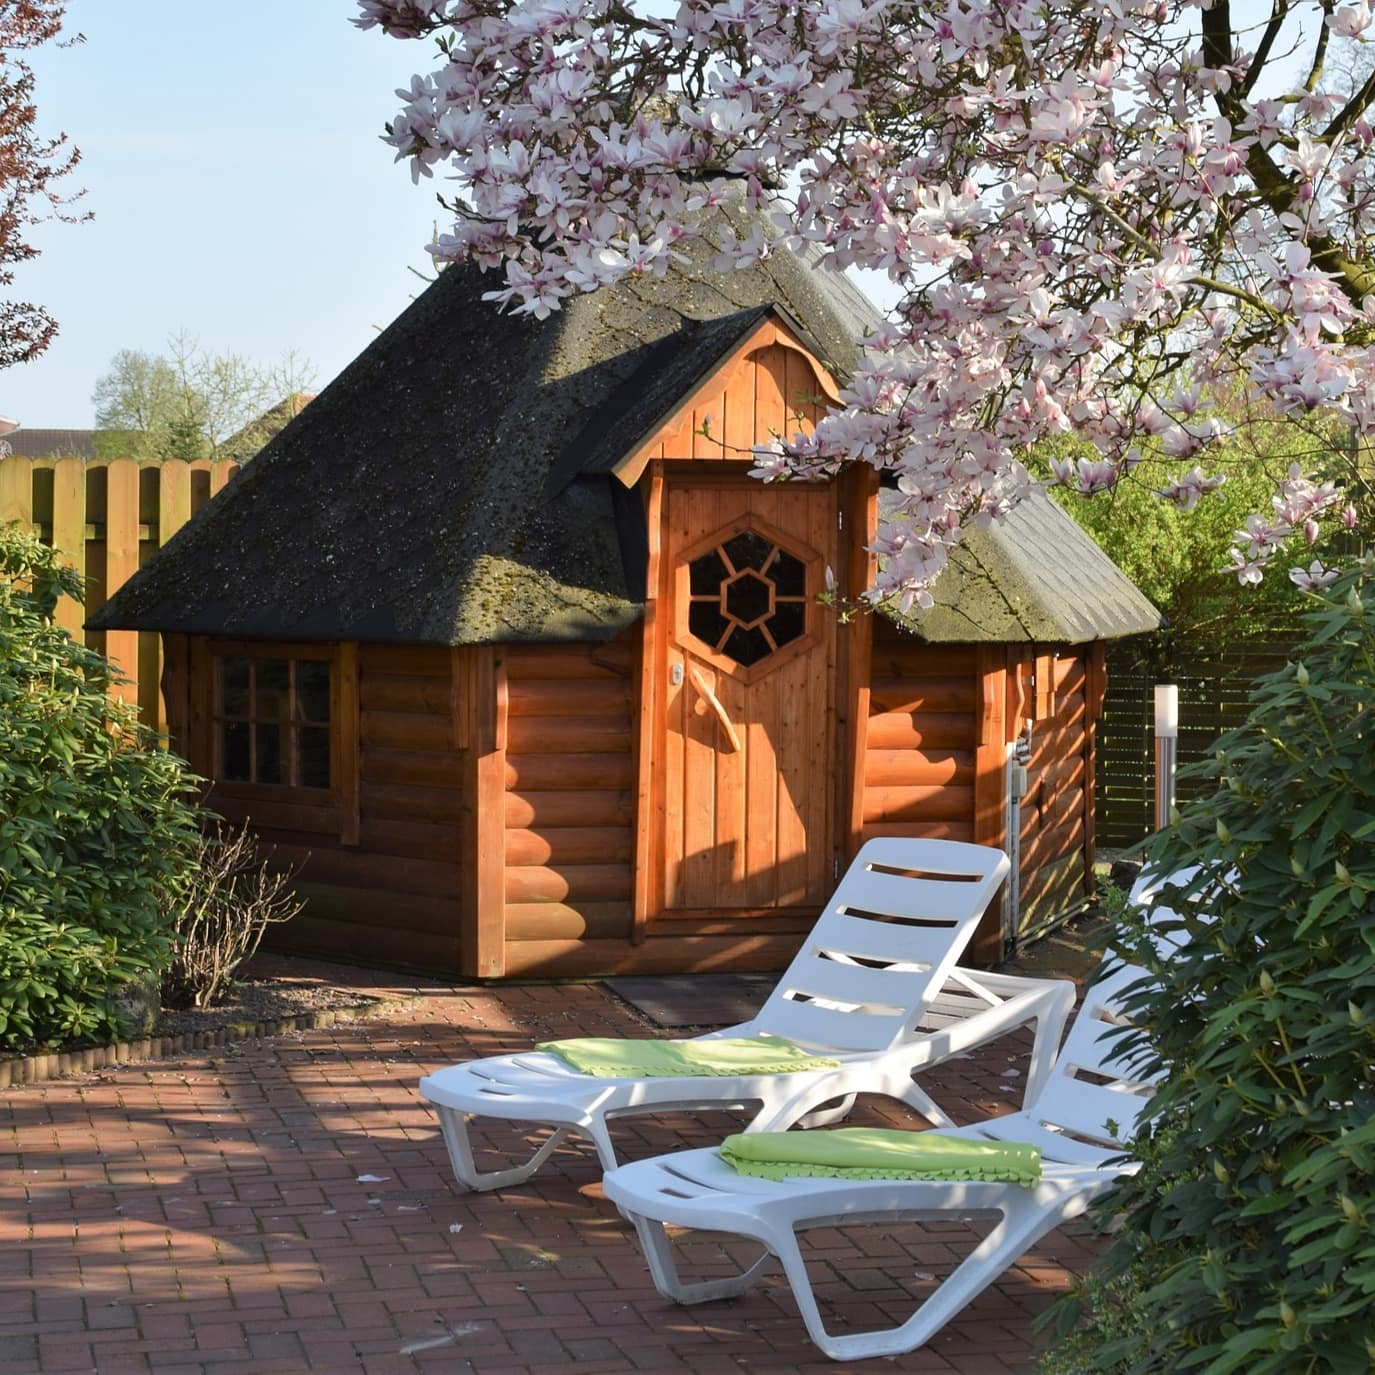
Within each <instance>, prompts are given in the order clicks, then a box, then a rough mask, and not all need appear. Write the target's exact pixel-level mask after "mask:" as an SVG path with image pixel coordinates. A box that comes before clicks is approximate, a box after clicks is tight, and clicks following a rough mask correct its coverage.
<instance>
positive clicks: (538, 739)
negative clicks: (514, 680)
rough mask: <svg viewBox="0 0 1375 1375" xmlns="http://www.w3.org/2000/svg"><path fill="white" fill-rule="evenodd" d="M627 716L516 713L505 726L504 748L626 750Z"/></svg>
mask: <svg viewBox="0 0 1375 1375" xmlns="http://www.w3.org/2000/svg"><path fill="white" fill-rule="evenodd" d="M633 743H634V742H633V740H632V737H631V726H630V717H629V716H628V715H625V716H516V717H513V718H512V719H511V721H510V723H509V725H508V727H507V742H506V748H507V750H508V751H509V753H511V754H513V755H521V754H629V753H630V750H631V746H632V744H633Z"/></svg>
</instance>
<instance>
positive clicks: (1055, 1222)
mask: <svg viewBox="0 0 1375 1375" xmlns="http://www.w3.org/2000/svg"><path fill="white" fill-rule="evenodd" d="M1084 1206H1085V1204H1084V1199H1083V1198H1082V1197H1081V1198H1071V1199H1068V1200H1065V1201H1064V1202H1063V1203H1062V1204H1060V1205H1059V1206H1054V1205H1052V1206H1050V1207H1046V1206H1045V1205H1044V1204H1036V1203H1034V1202H1032V1201H1031V1200H1018V1201H1016V1202H1015V1203H1013V1204H1012V1206H1010V1207H1009V1208H1008V1210H1007V1212H1006V1213H1005V1214H1003V1216H1002V1217H1001V1218H1000V1219H999V1221H998V1223H997V1225H996V1226H995V1227H994V1228H993V1230H992V1231H991V1232H989V1233H988V1235H987V1236H986V1237H984V1239H983V1240H982V1241H981V1242H980V1243H979V1244H978V1245H977V1246H976V1247H975V1248H974V1249H973V1250H972V1251H971V1252H970V1253H969V1254H968V1255H967V1256H966V1257H965V1258H964V1260H962V1261H961V1262H960V1264H959V1265H958V1266H956V1268H955V1270H954V1271H953V1272H952V1273H951V1274H950V1275H949V1277H948V1278H947V1279H946V1280H945V1281H944V1282H943V1283H942V1284H941V1285H940V1287H939V1288H938V1289H937V1290H936V1292H935V1293H934V1294H932V1295H931V1296H930V1298H928V1299H927V1300H926V1301H925V1302H924V1303H923V1304H922V1305H921V1306H920V1307H919V1308H918V1309H917V1311H916V1312H915V1313H913V1315H912V1316H911V1317H910V1318H908V1319H907V1321H906V1322H905V1323H903V1324H901V1325H900V1326H898V1327H893V1328H889V1329H888V1330H887V1331H884V1332H857V1333H854V1334H853V1335H851V1336H845V1337H836V1336H832V1335H831V1333H829V1332H827V1330H826V1328H825V1325H824V1324H823V1323H822V1320H821V1311H820V1309H819V1308H818V1307H817V1302H816V1295H815V1293H814V1292H813V1290H812V1282H811V1277H810V1276H809V1275H808V1274H807V1267H806V1265H805V1264H804V1263H803V1260H802V1253H801V1251H800V1249H799V1248H798V1245H797V1237H796V1235H795V1234H794V1233H792V1232H791V1231H789V1232H788V1233H787V1234H786V1235H783V1234H781V1233H780V1234H779V1235H777V1236H773V1237H771V1238H770V1239H769V1242H768V1244H769V1246H770V1248H771V1249H774V1250H776V1251H777V1252H778V1256H779V1259H780V1260H781V1261H782V1262H783V1270H784V1273H785V1274H786V1275H787V1277H788V1282H789V1284H790V1285H791V1286H792V1291H793V1297H794V1299H796V1301H797V1307H798V1310H799V1312H800V1313H801V1314H802V1320H803V1322H805V1323H806V1325H807V1333H808V1335H809V1336H810V1337H811V1339H812V1341H814V1342H815V1343H816V1345H817V1346H818V1347H820V1348H821V1350H822V1351H824V1352H825V1353H826V1355H828V1356H829V1357H831V1359H832V1360H836V1361H843V1360H861V1359H864V1358H866V1357H870V1356H897V1355H901V1354H902V1353H903V1352H906V1351H914V1350H916V1348H917V1347H919V1346H922V1345H924V1344H925V1343H926V1342H928V1341H930V1340H931V1338H932V1337H934V1336H935V1335H936V1333H937V1332H939V1331H940V1330H941V1328H942V1327H944V1326H945V1325H946V1323H948V1322H949V1321H950V1319H951V1318H953V1317H954V1316H955V1314H957V1313H958V1312H959V1311H960V1310H961V1309H962V1308H964V1307H965V1306H966V1305H967V1304H969V1303H970V1302H971V1301H972V1300H973V1299H974V1298H975V1297H977V1295H979V1294H980V1293H982V1291H983V1290H984V1289H986V1288H987V1287H988V1286H989V1285H990V1284H991V1283H992V1282H993V1281H994V1280H995V1279H997V1278H998V1276H999V1275H1001V1274H1002V1273H1003V1271H1004V1270H1006V1269H1007V1267H1008V1266H1009V1265H1011V1264H1012V1263H1013V1261H1015V1260H1016V1259H1017V1258H1018V1257H1019V1256H1020V1255H1022V1254H1023V1253H1024V1252H1025V1251H1026V1249H1027V1248H1028V1247H1029V1246H1031V1245H1033V1244H1034V1243H1035V1242H1036V1241H1037V1240H1038V1239H1039V1238H1040V1237H1042V1236H1044V1235H1045V1234H1046V1233H1047V1232H1049V1231H1051V1230H1052V1229H1053V1228H1055V1227H1058V1226H1059V1225H1060V1223H1061V1222H1063V1221H1065V1220H1066V1219H1067V1218H1070V1217H1074V1216H1076V1215H1077V1214H1078V1213H1081V1212H1082V1211H1083V1209H1084Z"/></svg>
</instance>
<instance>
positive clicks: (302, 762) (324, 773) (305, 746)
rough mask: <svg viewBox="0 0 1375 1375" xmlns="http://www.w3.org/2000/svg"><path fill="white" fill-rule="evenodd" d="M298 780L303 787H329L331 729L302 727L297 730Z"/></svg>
mask: <svg viewBox="0 0 1375 1375" xmlns="http://www.w3.org/2000/svg"><path fill="white" fill-rule="evenodd" d="M296 782H297V783H298V784H299V785H300V786H301V787H302V788H328V787H329V730H328V728H325V729H320V728H318V727H309V728H308V727H301V728H299V729H298V730H297V732H296Z"/></svg>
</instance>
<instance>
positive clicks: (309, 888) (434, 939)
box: [263, 884, 463, 978]
mask: <svg viewBox="0 0 1375 1375" xmlns="http://www.w3.org/2000/svg"><path fill="white" fill-rule="evenodd" d="M297 889H298V891H299V892H301V893H302V894H303V895H304V896H305V897H306V900H307V908H306V910H305V911H304V912H302V913H301V915H300V916H299V917H293V918H292V920H291V921H289V922H287V923H286V924H285V925H283V926H271V927H269V928H268V934H267V937H266V938H265V940H264V942H263V944H264V945H266V946H269V947H270V948H271V949H273V950H282V951H290V952H292V953H296V954H303V955H315V956H322V957H324V958H325V959H330V960H336V961H338V960H344V961H349V962H352V963H355V964H360V965H373V966H377V967H380V968H384V969H406V970H414V971H415V972H416V973H419V974H424V975H426V976H428V977H430V978H435V977H438V978H461V977H462V975H463V969H462V963H461V956H460V947H459V938H458V934H457V931H458V923H457V920H456V918H455V917H454V916H453V915H452V911H454V910H456V909H451V913H450V914H449V915H447V916H446V917H445V918H444V919H443V920H444V921H445V925H443V926H439V925H436V926H435V927H434V929H432V930H424V931H417V930H411V929H409V928H406V927H398V926H396V925H394V924H392V923H391V922H390V921H389V920H388V919H387V918H388V915H389V911H390V909H381V908H379V907H378V905H377V903H376V902H373V903H371V905H365V906H357V905H353V906H341V907H337V908H334V909H332V911H333V912H337V913H339V914H340V915H332V914H331V909H327V908H324V907H322V906H320V905H319V900H318V898H317V897H316V894H317V892H318V891H319V890H318V889H317V886H316V885H314V884H299V885H297ZM351 896H352V897H354V898H357V897H358V896H359V895H358V894H352V895H351ZM408 901H410V902H414V901H415V900H414V899H409V900H408ZM395 911H396V913H398V914H399V913H401V912H403V911H410V912H414V911H415V909H414V908H411V907H404V908H403V906H402V905H401V904H400V903H398V904H397V906H396V908H395Z"/></svg>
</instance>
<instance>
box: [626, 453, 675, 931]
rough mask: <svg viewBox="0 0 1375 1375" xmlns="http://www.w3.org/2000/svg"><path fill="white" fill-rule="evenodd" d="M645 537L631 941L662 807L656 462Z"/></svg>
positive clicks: (656, 887)
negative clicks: (656, 773)
mask: <svg viewBox="0 0 1375 1375" xmlns="http://www.w3.org/2000/svg"><path fill="white" fill-rule="evenodd" d="M645 506H646V513H645V520H646V522H647V526H646V528H647V533H648V538H649V565H648V568H647V569H646V572H645V615H644V625H643V637H642V639H641V641H640V676H639V683H638V692H637V694H636V697H637V701H636V706H637V707H638V712H639V730H638V733H637V737H636V757H635V773H636V787H635V823H634V824H635V888H634V892H633V895H632V898H631V918H630V942H631V944H632V945H642V944H643V943H644V940H645V937H646V936H647V935H648V934H649V919H650V915H651V913H657V912H658V910H659V904H660V902H661V901H662V897H661V894H662V891H663V889H662V886H661V884H662V874H661V865H662V861H661V860H660V859H659V858H658V857H657V856H656V855H655V853H654V843H653V842H654V837H655V836H656V835H658V834H659V823H658V822H657V821H656V820H655V809H656V807H662V806H663V802H664V798H663V788H662V787H660V788H659V789H658V796H657V797H656V795H655V787H654V770H655V765H656V761H657V759H658V756H659V754H660V752H661V751H662V749H663V731H664V691H663V682H664V678H663V675H664V673H665V671H666V670H665V667H664V665H665V653H664V645H663V639H664V636H663V635H661V634H660V626H659V600H660V596H659V594H660V590H661V589H660V581H661V579H662V578H663V576H664V570H663V568H662V552H663V515H664V472H663V464H662V463H661V462H658V461H656V462H655V463H653V464H652V465H651V467H650V472H649V477H648V494H647V497H646V501H645Z"/></svg>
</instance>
